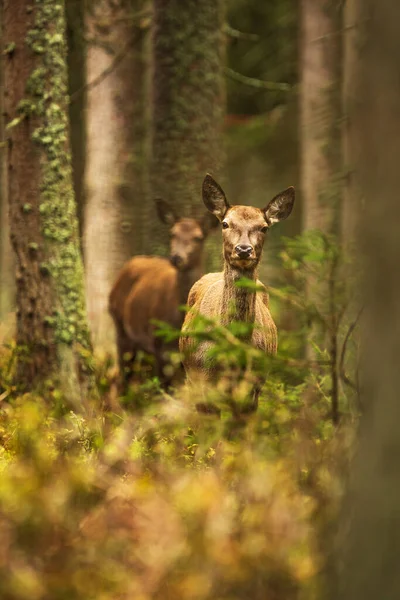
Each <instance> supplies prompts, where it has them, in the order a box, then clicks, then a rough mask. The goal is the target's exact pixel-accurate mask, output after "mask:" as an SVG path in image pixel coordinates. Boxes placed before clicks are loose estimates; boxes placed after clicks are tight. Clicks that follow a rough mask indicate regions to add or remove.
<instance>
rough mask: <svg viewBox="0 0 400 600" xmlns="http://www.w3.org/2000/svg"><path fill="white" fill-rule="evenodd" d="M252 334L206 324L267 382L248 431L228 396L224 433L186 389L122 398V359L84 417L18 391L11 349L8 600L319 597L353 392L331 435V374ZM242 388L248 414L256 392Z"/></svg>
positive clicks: (104, 368) (4, 427) (5, 552)
mask: <svg viewBox="0 0 400 600" xmlns="http://www.w3.org/2000/svg"><path fill="white" fill-rule="evenodd" d="M286 291H287V293H289V291H288V290H286ZM298 322H299V323H300V330H301V332H302V335H304V329H301V328H302V327H304V325H301V320H299V321H298ZM242 333H243V332H242V331H241V330H240V329H238V328H236V329H235V328H233V329H231V330H229V329H224V328H221V327H219V326H214V327H213V326H211V324H210V323H208V322H205V321H204V320H201V319H199V321H198V323H197V335H198V336H199V339H202V340H204V339H207V340H209V341H211V342H212V343H213V358H214V359H215V360H220V361H221V365H222V366H223V367H224V368H225V369H233V370H234V365H239V366H240V374H241V376H243V374H245V377H244V380H245V381H246V374H247V373H248V372H249V370H247V367H248V366H249V364H250V365H251V367H252V370H253V371H254V369H256V370H257V369H262V370H263V373H264V374H265V373H266V372H267V373H268V377H267V379H266V383H265V384H264V386H263V389H262V394H261V398H260V405H259V408H258V411H257V413H256V414H253V415H250V416H248V417H246V419H244V420H243V421H242V422H241V423H240V426H239V424H238V423H237V422H236V421H235V419H234V418H233V415H232V411H231V410H230V408H231V405H230V404H229V403H226V398H225V396H224V393H225V392H224V393H222V392H221V388H220V387H219V385H216V386H215V387H214V386H210V389H209V390H208V393H209V394H210V396H211V397H212V400H213V402H217V403H218V402H220V406H221V408H222V415H221V418H220V419H218V418H216V417H215V416H214V417H213V416H206V415H200V414H198V413H197V412H196V410H195V409H194V396H195V394H194V392H193V390H191V389H190V388H188V387H187V386H185V385H179V386H178V387H176V388H175V389H172V390H169V392H168V393H165V392H164V391H163V390H162V389H161V387H160V385H159V382H158V380H157V379H149V380H147V381H145V382H144V383H142V384H139V383H137V384H134V385H132V386H131V387H130V389H129V390H128V391H127V393H126V394H125V395H124V396H121V394H119V392H118V387H117V378H116V371H115V367H114V364H113V361H112V360H111V359H105V360H103V361H101V362H98V363H97V364H96V367H95V370H96V380H97V387H98V392H99V395H98V396H99V397H97V398H96V400H91V401H90V400H88V402H87V403H86V405H85V409H84V410H82V412H81V413H77V412H76V411H72V410H71V407H70V406H69V404H68V399H66V398H62V397H60V395H59V393H58V392H57V390H54V389H49V390H47V391H45V392H42V393H41V395H37V394H35V393H34V392H33V391H31V392H30V393H21V392H19V391H18V389H17V388H16V387H15V386H14V384H13V364H14V362H15V356H16V353H17V348H16V346H15V344H14V343H13V342H9V343H8V344H3V345H2V346H1V348H0V539H1V544H0V596H1V598H4V600H8V599H10V600H14V599H18V600H25V599H28V598H29V600H50V599H51V600H66V599H68V600H74V599H77V600H78V599H79V600H80V599H82V600H83V599H85V600H90V599H93V600H111V599H112V600H114V599H125V598H126V599H128V598H129V599H130V600H132V599H134V600H155V599H159V600H169V599H171V600H176V599H180V600H234V599H238V600H239V599H246V600H247V599H248V598H252V599H254V600H265V599H268V600H269V599H271V600H280V599H282V600H291V599H296V600H303V599H304V600H313V598H317V597H319V594H320V593H321V591H322V589H323V586H324V571H325V569H326V567H327V561H329V552H328V548H329V546H330V545H331V541H332V538H331V536H332V523H333V522H334V519H335V515H336V512H337V509H338V505H339V502H340V498H341V495H342V492H343V486H344V480H345V476H346V473H347V467H348V461H349V459H350V455H351V448H352V442H353V437H354V430H355V422H356V417H355V416H354V414H355V412H354V410H350V409H349V406H350V405H349V401H348V397H347V396H346V395H345V394H343V393H342V392H341V394H342V395H341V399H340V410H341V417H342V418H341V422H340V424H339V425H336V426H335V425H334V424H333V422H332V411H331V395H330V391H331V382H330V370H329V364H328V365H326V364H325V362H324V361H321V362H319V363H318V364H314V363H313V364H309V363H307V361H305V360H304V358H303V357H302V355H301V349H300V348H301V345H300V344H299V343H298V332H296V333H295V334H293V335H291V334H290V333H289V332H287V333H286V334H285V333H283V335H282V337H283V347H282V350H281V352H280V353H279V354H278V357H277V358H276V359H271V358H261V357H259V356H257V355H256V354H257V353H255V352H254V349H252V348H250V347H249V346H248V345H246V342H245V341H243V339H242V336H241V334H242ZM170 334H171V332H169V331H168V330H164V335H167V336H168V335H170ZM195 335H196V334H195ZM249 381H250V383H251V379H249ZM230 389H231V391H232V390H233V391H232V394H233V395H234V397H235V402H239V403H240V402H241V401H242V396H243V395H245V393H246V389H245V386H244V387H242V385H241V384H239V383H238V384H237V385H236V387H235V388H234V389H233V388H232V387H231V388H230Z"/></svg>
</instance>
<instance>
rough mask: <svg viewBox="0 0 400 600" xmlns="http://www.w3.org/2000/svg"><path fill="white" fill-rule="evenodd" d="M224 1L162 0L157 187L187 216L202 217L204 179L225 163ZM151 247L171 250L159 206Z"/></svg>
mask: <svg viewBox="0 0 400 600" xmlns="http://www.w3.org/2000/svg"><path fill="white" fill-rule="evenodd" d="M223 19H224V2H223V0H201V2H198V1H197V0H155V1H154V17H153V77H152V81H153V84H152V98H153V102H152V108H153V114H152V136H151V179H150V181H151V192H152V195H153V197H163V198H165V199H166V200H167V201H169V202H170V203H171V204H173V205H174V207H175V209H176V212H177V213H178V214H180V215H182V216H184V215H185V214H186V215H187V216H189V214H190V215H191V216H192V215H195V216H199V215H200V214H201V210H202V203H201V183H202V180H203V178H204V176H205V174H206V173H207V172H211V173H213V174H218V172H219V170H220V168H221V166H222V164H223V162H224V161H223V151H222V144H221V133H222V119H223V113H224V111H223V109H224V102H225V98H224V85H223V75H222V69H223V60H224V44H223V34H222V26H223ZM146 215H147V222H146V227H148V228H150V225H151V228H152V230H153V232H154V235H152V237H151V239H149V240H148V243H147V246H146V249H147V250H148V251H154V250H156V251H157V252H163V251H164V250H165V242H166V233H165V227H164V228H163V227H162V226H159V225H158V223H157V218H156V216H155V210H154V208H153V207H152V206H149V207H148V211H146Z"/></svg>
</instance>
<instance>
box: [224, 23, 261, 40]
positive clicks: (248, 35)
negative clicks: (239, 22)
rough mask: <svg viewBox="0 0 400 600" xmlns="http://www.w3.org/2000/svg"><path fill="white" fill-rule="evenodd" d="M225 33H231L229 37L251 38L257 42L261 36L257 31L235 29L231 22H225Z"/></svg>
mask: <svg viewBox="0 0 400 600" xmlns="http://www.w3.org/2000/svg"><path fill="white" fill-rule="evenodd" d="M223 31H224V33H226V34H227V35H229V37H231V38H234V39H236V40H249V41H250V42H257V41H258V40H259V39H260V36H259V35H257V34H256V33H246V32H244V31H239V30H238V29H234V28H233V27H231V26H230V25H229V23H225V25H224V27H223Z"/></svg>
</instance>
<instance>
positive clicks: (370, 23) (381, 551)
mask: <svg viewBox="0 0 400 600" xmlns="http://www.w3.org/2000/svg"><path fill="white" fill-rule="evenodd" d="M362 17H363V21H364V26H365V32H364V34H365V38H364V40H365V48H364V51H363V61H362V62H359V63H358V73H357V78H358V80H359V81H360V83H361V85H360V88H359V89H360V93H361V94H362V95H361V98H362V102H361V103H360V105H359V107H358V111H357V112H356V113H355V114H354V122H353V125H354V136H357V138H358V146H359V148H360V152H359V155H358V160H357V162H356V163H355V167H356V169H357V173H358V174H359V181H360V182H361V184H362V192H363V197H364V200H365V214H364V215H361V217H362V220H361V223H362V227H361V228H360V235H359V238H358V247H359V248H362V250H363V252H364V256H365V257H366V259H367V260H366V264H365V282H364V283H365V285H364V289H363V290H362V292H363V296H364V298H366V299H367V302H368V305H367V310H366V313H365V319H366V320H365V323H364V327H363V330H364V333H363V336H362V337H363V354H364V360H363V369H362V374H363V376H362V401H363V415H362V418H361V425H360V438H359V445H358V449H357V450H358V451H357V456H356V458H355V461H354V463H353V473H352V477H351V479H350V489H349V494H348V498H347V502H346V503H345V505H344V507H343V512H342V522H341V523H340V525H341V536H340V540H339V544H338V545H339V549H338V553H337V554H338V572H337V586H333V589H332V593H331V598H332V599H334V600H337V599H338V598H340V599H341V600H372V599H374V600H375V599H376V598H382V599H383V598H384V599H385V600H397V599H398V598H400V577H399V569H398V559H397V557H398V556H399V551H400V519H399V506H400V473H399V462H400V436H399V416H400V415H399V413H400V410H399V409H400V404H399V389H398V388H399V376H398V373H399V357H400V303H399V296H400V278H399V277H398V270H399V267H398V263H399V256H400V236H399V231H400V205H399V197H398V188H399V183H398V182H399V155H400V114H399V106H400V79H399V56H400V4H398V3H396V2H392V0H381V2H379V3H376V2H372V1H368V2H366V3H364V6H363V12H362Z"/></svg>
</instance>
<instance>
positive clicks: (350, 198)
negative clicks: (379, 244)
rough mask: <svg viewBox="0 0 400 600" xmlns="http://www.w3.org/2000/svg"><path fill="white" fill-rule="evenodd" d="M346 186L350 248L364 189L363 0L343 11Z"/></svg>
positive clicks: (352, 0)
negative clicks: (360, 116) (360, 123)
mask: <svg viewBox="0 0 400 600" xmlns="http://www.w3.org/2000/svg"><path fill="white" fill-rule="evenodd" d="M343 28H344V34H343V117H344V118H343V165H344V171H345V174H346V177H345V180H344V187H343V208H342V226H341V229H342V239H343V242H344V244H345V246H346V247H347V248H348V249H351V248H352V246H353V245H354V242H355V236H356V228H357V223H358V220H359V218H360V209H361V188H360V181H359V178H358V174H357V170H356V164H357V163H358V161H359V153H360V147H359V139H358V136H357V131H356V130H355V127H354V120H355V118H356V115H357V111H358V109H359V106H360V103H362V98H361V96H360V81H359V61H360V60H361V55H362V46H363V34H362V31H363V23H362V0H346V2H345V3H344V11H343Z"/></svg>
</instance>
